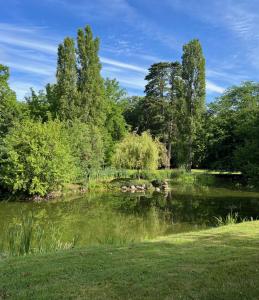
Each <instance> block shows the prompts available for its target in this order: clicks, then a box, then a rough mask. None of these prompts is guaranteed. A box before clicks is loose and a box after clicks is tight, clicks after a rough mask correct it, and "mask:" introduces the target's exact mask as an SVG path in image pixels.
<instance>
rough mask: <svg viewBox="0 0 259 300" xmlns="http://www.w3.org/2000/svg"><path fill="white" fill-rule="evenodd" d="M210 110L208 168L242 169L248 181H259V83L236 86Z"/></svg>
mask: <svg viewBox="0 0 259 300" xmlns="http://www.w3.org/2000/svg"><path fill="white" fill-rule="evenodd" d="M209 108H210V110H209V113H208V116H207V122H206V125H207V126H206V133H207V139H206V152H207V153H206V157H205V160H204V162H203V163H204V165H207V166H208V167H210V168H213V169H216V168H217V169H222V170H241V171H242V172H243V174H244V175H245V176H246V177H247V178H250V179H252V181H254V182H257V179H258V174H259V173H258V170H259V153H258V149H259V144H258V140H259V136H258V132H259V84H258V83H254V82H245V83H243V84H241V85H240V86H233V87H231V88H230V89H228V90H227V91H226V92H225V93H224V94H223V95H222V96H221V97H220V98H218V99H217V101H216V102H214V103H212V104H211V105H210V107H209Z"/></svg>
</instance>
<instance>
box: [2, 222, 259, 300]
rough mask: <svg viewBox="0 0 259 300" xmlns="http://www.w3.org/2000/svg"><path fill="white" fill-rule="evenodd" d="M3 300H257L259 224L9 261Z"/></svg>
mask: <svg viewBox="0 0 259 300" xmlns="http://www.w3.org/2000/svg"><path fill="white" fill-rule="evenodd" d="M0 299H199V300H200V299H213V300H214V299H235V300H237V299H242V300H243V299H249V300H250V299H259V221H254V222H245V223H241V224H235V225H228V226H223V227H220V228H214V229H209V230H204V231H199V232H191V233H185V234H176V235H172V236H169V237H163V238H159V239H157V240H154V241H149V242H145V243H139V244H134V245H130V246H125V247H98V248H88V249H74V250H69V251H64V252H58V253H54V254H48V255H41V256H27V257H21V258H12V259H4V260H2V261H0Z"/></svg>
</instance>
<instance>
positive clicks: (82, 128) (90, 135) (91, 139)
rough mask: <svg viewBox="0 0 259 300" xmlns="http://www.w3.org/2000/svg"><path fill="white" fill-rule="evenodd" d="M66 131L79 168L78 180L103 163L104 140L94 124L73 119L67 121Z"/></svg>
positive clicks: (84, 177)
mask: <svg viewBox="0 0 259 300" xmlns="http://www.w3.org/2000/svg"><path fill="white" fill-rule="evenodd" d="M66 132H67V135H68V140H69V144H70V147H71V149H72V153H73V156H74V158H75V164H76V166H77V168H78V170H80V172H79V173H78V178H77V179H78V180H80V181H82V180H85V179H86V178H87V176H88V175H89V173H90V172H91V170H97V169H100V168H101V167H102V166H103V163H104V141H103V136H102V133H101V132H100V130H99V129H98V128H96V127H94V126H91V125H88V124H86V123H82V122H80V121H79V120H74V121H73V123H72V124H70V122H68V123H67V126H66Z"/></svg>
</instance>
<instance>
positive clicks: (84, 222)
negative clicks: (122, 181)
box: [0, 185, 259, 246]
mask: <svg viewBox="0 0 259 300" xmlns="http://www.w3.org/2000/svg"><path fill="white" fill-rule="evenodd" d="M31 212H32V213H33V216H34V218H35V220H36V221H37V224H39V225H40V226H42V227H44V229H45V230H46V232H48V230H50V229H51V228H53V227H54V228H55V229H58V232H59V234H60V236H61V237H62V240H63V241H70V240H71V239H73V238H74V237H77V239H78V244H79V246H93V245H99V244H118V245H120V244H126V243H130V242H137V241H142V240H146V239H152V238H155V237H157V236H160V235H167V234H173V233H179V232H187V231H191V230H198V229H203V228H207V227H210V226H215V224H216V218H215V217H219V216H221V217H225V216H227V215H228V214H229V213H236V212H237V213H238V216H239V217H240V218H244V217H247V218H253V219H256V218H257V217H258V216H259V193H256V192H249V191H240V190H234V189H232V188H226V187H205V186H193V185H190V186H180V185H173V186H172V190H171V191H170V192H168V193H167V194H163V193H152V194H142V193H111V192H110V193H88V194H85V195H84V196H82V197H76V198H74V199H71V198H67V199H66V198H65V199H62V200H55V201H49V202H5V201H2V202H0V228H1V231H0V239H3V234H4V231H5V228H7V227H8V225H10V224H11V223H15V222H19V219H20V218H21V215H23V216H26V215H27V214H29V213H31Z"/></svg>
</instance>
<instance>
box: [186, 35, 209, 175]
mask: <svg viewBox="0 0 259 300" xmlns="http://www.w3.org/2000/svg"><path fill="white" fill-rule="evenodd" d="M182 68H183V72H182V78H183V81H184V100H185V101H184V102H185V103H184V102H183V105H184V106H185V110H186V113H185V117H184V118H183V119H184V123H185V126H184V127H185V128H184V131H185V133H186V134H187V139H186V141H185V145H186V168H187V170H188V171H191V167H192V162H193V153H194V149H193V145H194V141H195V138H196V135H197V131H198V130H199V127H200V125H201V118H202V116H203V113H204V111H205V93H206V92H205V88H206V84H205V58H204V56H203V52H202V47H201V44H200V42H199V40H197V39H194V40H191V41H190V42H189V43H187V44H186V45H184V46H183V56H182Z"/></svg>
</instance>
